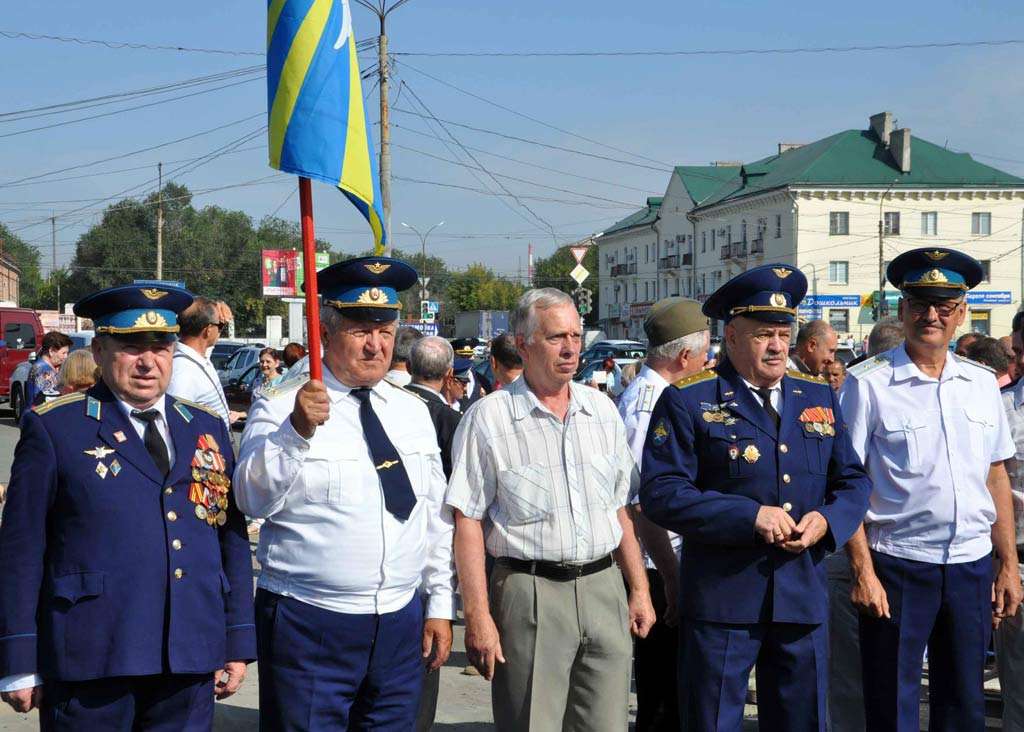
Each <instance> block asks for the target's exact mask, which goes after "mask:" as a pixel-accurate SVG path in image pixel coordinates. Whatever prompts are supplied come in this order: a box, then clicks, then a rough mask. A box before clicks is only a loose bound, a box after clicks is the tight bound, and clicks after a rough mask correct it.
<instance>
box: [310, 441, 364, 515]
mask: <svg viewBox="0 0 1024 732" xmlns="http://www.w3.org/2000/svg"><path fill="white" fill-rule="evenodd" d="M360 447H361V446H360ZM359 457H360V455H359V453H358V452H357V451H356V448H355V447H354V446H344V447H341V446H337V445H324V444H317V445H313V446H312V447H311V448H310V450H309V452H308V453H306V460H305V462H304V463H303V465H302V477H303V480H304V482H305V484H306V501H307V502H308V503H327V504H333V505H336V506H357V505H359V504H361V503H362V502H363V496H362V494H361V493H360V492H359V490H358V480H357V477H358V474H357V471H358V470H359V463H358V460H359ZM346 483H347V486H346ZM346 488H347V489H346Z"/></svg>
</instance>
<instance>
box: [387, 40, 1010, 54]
mask: <svg viewBox="0 0 1024 732" xmlns="http://www.w3.org/2000/svg"><path fill="white" fill-rule="evenodd" d="M1019 44H1024V39H1017V38H1011V39H1007V40H1002V41H948V42H935V43H899V44H874V45H858V46H802V47H795V48H729V49H698V50H685V51H684V50H663V51H399V52H396V53H395V54H394V55H395V56H420V57H425V58H437V57H449V58H485V57H490V58H591V57H604V56H611V57H616V58H621V57H642V58H646V57H663V56H765V55H786V54H798V53H854V52H858V53H873V52H876V51H919V50H925V49H933V48H977V47H997V46H1012V45H1019Z"/></svg>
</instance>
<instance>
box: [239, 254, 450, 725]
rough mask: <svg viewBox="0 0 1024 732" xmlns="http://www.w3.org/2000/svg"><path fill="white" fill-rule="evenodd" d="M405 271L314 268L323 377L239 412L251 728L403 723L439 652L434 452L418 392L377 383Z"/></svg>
mask: <svg viewBox="0 0 1024 732" xmlns="http://www.w3.org/2000/svg"><path fill="white" fill-rule="evenodd" d="M415 281H416V271H415V270H414V269H413V268H412V267H410V266H409V265H408V264H406V263H404V262H400V261H399V260H396V259H388V258H384V257H364V258H361V259H352V260H348V261H346V262H341V263H339V264H335V265H333V266H331V267H328V268H327V269H324V270H322V271H321V272H319V273H318V275H317V283H318V285H319V287H320V291H321V293H322V294H323V305H322V307H321V316H320V317H321V335H322V338H323V351H324V357H323V366H324V369H323V381H316V380H309V379H296V380H290V381H289V382H287V384H286V385H285V387H284V388H283V389H279V390H278V392H277V394H276V395H274V396H271V397H269V398H267V399H261V400H259V401H257V402H256V404H255V405H254V406H253V408H252V410H251V411H250V413H249V423H248V425H247V427H246V431H245V434H244V436H243V438H242V449H241V454H240V456H239V462H238V470H237V472H236V474H235V481H236V491H237V496H238V502H239V504H240V506H242V508H243V510H244V511H245V512H246V513H248V514H249V515H253V516H259V517H263V518H265V519H266V523H265V524H264V526H263V529H262V531H261V536H260V545H259V550H258V558H259V561H260V564H261V566H262V571H261V574H260V577H259V580H258V582H257V588H258V589H257V593H256V603H257V611H256V615H257V619H256V632H257V639H258V644H259V645H258V653H259V661H260V715H261V719H260V729H261V730H263V732H277V731H278V730H280V731H282V732H284V731H287V732H293V731H294V732H298V731H299V730H303V731H306V730H308V731H310V732H319V731H321V730H323V731H325V732H326V731H327V730H344V729H348V730H369V729H374V730H377V729H379V730H399V729H402V730H408V729H411V728H412V725H413V723H414V720H415V718H416V710H417V706H418V704H419V698H420V693H421V690H422V685H423V664H424V663H425V659H429V665H430V667H431V668H434V669H436V668H438V667H439V666H440V665H441V664H442V663H444V661H445V660H446V659H447V657H448V653H449V650H450V648H451V637H452V636H451V622H450V621H451V620H452V618H454V609H455V608H454V587H453V581H452V580H453V574H454V573H453V566H452V522H451V519H450V512H449V514H448V515H449V517H448V518H447V519H446V518H445V517H444V516H443V515H442V502H443V498H444V489H445V481H444V475H443V473H442V470H441V458H440V451H439V448H438V445H437V439H436V437H435V434H434V427H433V425H432V424H431V421H430V416H429V414H428V412H427V407H426V405H425V404H424V403H423V401H422V400H421V399H419V398H417V397H416V396H414V395H412V394H410V393H408V392H406V391H405V390H403V389H401V388H400V387H396V386H394V385H392V384H390V383H388V382H387V381H386V380H384V375H385V373H386V372H387V370H388V364H390V363H391V350H392V347H393V344H394V337H395V325H396V323H395V320H396V319H397V317H398V309H399V308H400V307H401V306H400V304H399V300H398V292H399V291H401V290H405V289H408V288H409V287H410V286H412V285H413V283H415ZM417 590H419V592H420V593H421V594H422V595H423V596H424V597H425V602H421V600H420V598H419V597H418V596H417ZM424 607H425V611H424ZM424 617H426V620H425V621H424Z"/></svg>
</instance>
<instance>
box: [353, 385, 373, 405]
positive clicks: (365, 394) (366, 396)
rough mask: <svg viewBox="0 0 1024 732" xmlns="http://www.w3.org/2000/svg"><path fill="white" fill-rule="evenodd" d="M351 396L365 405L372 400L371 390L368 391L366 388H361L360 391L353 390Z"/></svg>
mask: <svg viewBox="0 0 1024 732" xmlns="http://www.w3.org/2000/svg"><path fill="white" fill-rule="evenodd" d="M351 394H352V396H354V397H355V398H356V399H358V400H359V401H361V402H363V403H366V402H368V401H369V400H370V390H369V389H367V388H366V387H365V386H361V387H359V388H358V389H353V390H352V392H351Z"/></svg>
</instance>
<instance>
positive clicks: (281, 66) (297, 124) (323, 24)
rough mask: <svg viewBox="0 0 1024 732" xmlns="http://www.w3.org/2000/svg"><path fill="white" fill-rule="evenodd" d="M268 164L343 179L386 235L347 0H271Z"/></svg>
mask: <svg viewBox="0 0 1024 732" xmlns="http://www.w3.org/2000/svg"><path fill="white" fill-rule="evenodd" d="M267 110H268V114H269V117H270V165H271V167H273V168H276V169H277V170H281V171H284V172H286V173H292V174H294V175H299V176H304V177H307V178H315V179H316V180H320V181H324V182H325V183H330V184H331V185H334V186H337V187H338V188H339V189H340V190H341V192H342V193H344V194H345V196H346V197H348V199H349V200H350V201H351V202H352V203H353V204H354V205H355V207H356V208H357V209H359V212H360V213H361V214H362V215H363V216H364V217H365V218H366V220H367V221H368V222H369V224H370V228H372V229H373V236H374V244H375V252H376V253H377V254H381V253H383V251H384V246H385V244H386V241H387V233H386V232H385V231H384V223H383V222H384V214H383V211H382V208H381V202H380V200H381V197H380V181H379V180H378V178H377V163H376V156H375V155H374V152H373V141H372V138H371V137H370V126H369V125H368V124H367V120H366V109H365V107H364V105H363V93H362V84H361V83H360V77H359V61H358V59H357V57H356V41H355V35H354V34H353V32H352V16H351V12H350V10H349V4H348V0H268V2H267Z"/></svg>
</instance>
